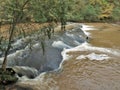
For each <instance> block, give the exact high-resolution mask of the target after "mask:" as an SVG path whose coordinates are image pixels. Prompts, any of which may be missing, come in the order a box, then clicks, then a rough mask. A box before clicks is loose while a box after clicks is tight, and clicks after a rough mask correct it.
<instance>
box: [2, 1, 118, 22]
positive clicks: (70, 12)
mask: <svg viewBox="0 0 120 90" xmlns="http://www.w3.org/2000/svg"><path fill="white" fill-rule="evenodd" d="M24 4H25V6H24ZM119 6H120V1H119V0H20V1H19V0H1V3H0V21H1V22H3V23H9V22H10V21H11V19H12V13H13V10H15V11H16V12H18V14H21V15H20V22H37V23H41V22H50V21H55V22H60V19H61V18H63V19H65V20H66V21H75V22H101V21H109V22H113V21H119V20H120V17H119V15H120V7H119Z"/></svg>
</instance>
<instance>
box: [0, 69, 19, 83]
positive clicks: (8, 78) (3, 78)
mask: <svg viewBox="0 0 120 90" xmlns="http://www.w3.org/2000/svg"><path fill="white" fill-rule="evenodd" d="M17 80H18V78H17V77H16V76H15V71H14V70H13V69H12V68H7V69H6V71H5V72H4V71H3V70H2V69H1V68H0V84H1V85H8V84H12V83H15V82H17Z"/></svg>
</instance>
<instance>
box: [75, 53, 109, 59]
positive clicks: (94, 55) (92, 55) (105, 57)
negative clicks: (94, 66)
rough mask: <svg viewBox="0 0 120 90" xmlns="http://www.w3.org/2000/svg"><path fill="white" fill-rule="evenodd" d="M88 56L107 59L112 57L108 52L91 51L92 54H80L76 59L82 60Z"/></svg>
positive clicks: (89, 57)
mask: <svg viewBox="0 0 120 90" xmlns="http://www.w3.org/2000/svg"><path fill="white" fill-rule="evenodd" d="M86 58H88V59H89V60H107V59H109V58H110V57H109V56H108V55H106V54H96V53H91V54H88V55H80V56H78V57H77V58H76V59H79V60H81V59H86Z"/></svg>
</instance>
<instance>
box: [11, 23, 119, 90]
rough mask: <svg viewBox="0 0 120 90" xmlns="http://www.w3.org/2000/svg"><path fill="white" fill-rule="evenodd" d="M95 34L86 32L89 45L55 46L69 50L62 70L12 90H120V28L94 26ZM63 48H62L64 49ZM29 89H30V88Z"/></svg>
mask: <svg viewBox="0 0 120 90" xmlns="http://www.w3.org/2000/svg"><path fill="white" fill-rule="evenodd" d="M87 25H92V26H93V27H92V28H93V29H94V30H90V29H89V30H90V31H88V30H87V31H86V30H85V27H84V26H83V30H84V32H85V33H88V34H87V35H89V37H90V38H89V41H88V42H89V43H87V42H84V43H82V44H81V45H79V46H77V47H75V46H74V48H73V47H72V48H69V47H67V46H66V45H67V44H68V43H71V42H68V43H67V44H66V45H65V44H63V42H62V44H61V42H59V41H58V42H56V43H54V44H53V46H56V47H57V46H58V45H60V46H59V47H62V46H63V45H64V47H66V49H64V50H63V51H62V52H61V54H62V56H63V61H62V63H61V64H60V67H59V69H57V70H55V71H51V72H46V73H42V74H40V75H38V76H37V77H36V78H35V79H27V78H26V77H22V78H21V80H20V81H19V82H18V83H17V84H16V85H13V86H10V87H9V88H10V90H13V89H15V88H18V86H19V90H24V88H25V87H26V88H27V89H26V90H30V88H31V89H32V90H119V89H120V59H119V58H120V38H119V37H120V32H119V28H120V26H119V25H113V24H107V23H95V24H94V23H93V24H90V23H89V24H87ZM61 45H62V46H61ZM28 87H29V88H28ZM15 90H16V89H15Z"/></svg>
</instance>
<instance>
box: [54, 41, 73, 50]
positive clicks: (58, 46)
mask: <svg viewBox="0 0 120 90" xmlns="http://www.w3.org/2000/svg"><path fill="white" fill-rule="evenodd" d="M52 46H53V47H56V48H59V49H63V48H71V47H70V46H69V45H67V44H65V43H64V42H62V41H54V42H53V43H52Z"/></svg>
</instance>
